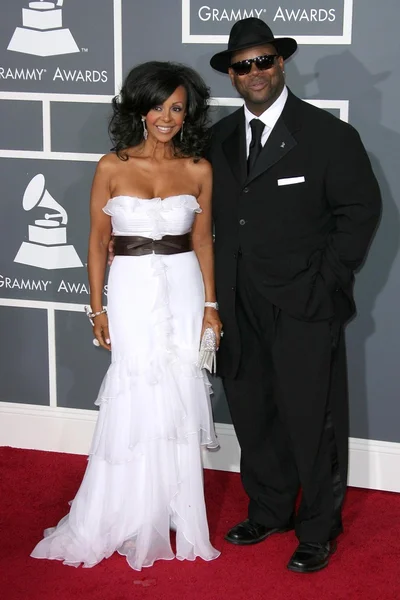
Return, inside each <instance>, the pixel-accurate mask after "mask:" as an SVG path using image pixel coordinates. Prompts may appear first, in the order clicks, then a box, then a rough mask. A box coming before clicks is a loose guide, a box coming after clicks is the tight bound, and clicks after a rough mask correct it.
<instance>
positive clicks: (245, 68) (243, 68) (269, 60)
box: [231, 54, 279, 75]
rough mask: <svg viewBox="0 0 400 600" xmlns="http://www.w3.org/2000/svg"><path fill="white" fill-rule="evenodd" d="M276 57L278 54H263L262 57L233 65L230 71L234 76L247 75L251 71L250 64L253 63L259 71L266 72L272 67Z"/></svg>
mask: <svg viewBox="0 0 400 600" xmlns="http://www.w3.org/2000/svg"><path fill="white" fill-rule="evenodd" d="M278 56H279V54H263V56H256V57H255V58H248V59H247V60H240V61H239V62H236V63H233V65H231V69H233V71H234V72H235V73H236V75H248V74H249V73H250V71H251V67H252V64H253V63H254V64H255V65H256V67H257V69H258V70H259V71H266V70H267V69H270V68H271V67H272V66H273V64H274V62H275V59H276V58H277V57H278Z"/></svg>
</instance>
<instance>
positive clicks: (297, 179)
mask: <svg viewBox="0 0 400 600" xmlns="http://www.w3.org/2000/svg"><path fill="white" fill-rule="evenodd" d="M305 180H306V178H305V177H304V176H303V175H302V176H301V177H285V178H284V179H278V185H293V184H294V183H304V182H305Z"/></svg>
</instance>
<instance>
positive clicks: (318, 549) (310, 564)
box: [287, 542, 337, 573]
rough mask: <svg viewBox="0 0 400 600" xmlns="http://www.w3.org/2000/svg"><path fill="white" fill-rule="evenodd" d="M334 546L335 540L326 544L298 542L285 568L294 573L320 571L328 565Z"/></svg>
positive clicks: (335, 545)
mask: <svg viewBox="0 0 400 600" xmlns="http://www.w3.org/2000/svg"><path fill="white" fill-rule="evenodd" d="M336 547H337V544H336V542H327V543H326V544H318V543H305V542H300V544H299V545H298V546H297V549H296V551H295V552H294V554H293V556H292V558H291V559H290V560H289V562H288V565H287V568H288V569H289V571H294V572H295V573H313V572H314V571H320V570H321V569H324V568H325V567H327V566H328V563H329V558H330V556H331V554H333V553H334V552H336Z"/></svg>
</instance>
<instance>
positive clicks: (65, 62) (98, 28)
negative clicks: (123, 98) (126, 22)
mask: <svg viewBox="0 0 400 600" xmlns="http://www.w3.org/2000/svg"><path fill="white" fill-rule="evenodd" d="M2 9H3V10H4V11H7V14H6V15H5V14H3V15H2V26H1V28H0V48H1V49H2V52H3V49H4V50H5V49H6V48H8V50H6V51H5V53H4V54H3V56H2V61H1V66H0V90H7V91H20V92H56V93H60V94H62V93H64V94H66V93H67V94H113V92H114V42H113V40H114V22H113V3H112V2H111V1H110V0H85V2H84V3H82V2H81V0H68V2H65V4H64V6H63V7H62V9H61V8H57V7H54V10H50V11H49V10H46V11H45V14H42V15H40V23H39V25H40V27H41V28H42V29H41V30H39V29H37V28H32V23H31V22H30V19H35V21H36V22H37V21H38V15H37V14H35V11H34V10H31V8H30V7H29V2H28V1H27V0H14V2H7V3H5V2H4V3H2ZM22 9H25V11H24V12H25V16H24V17H23V16H22ZM36 12H37V11H36ZM5 17H6V18H5ZM36 24H37V23H36ZM39 52H40V53H41V54H42V55H38V54H37V53H39Z"/></svg>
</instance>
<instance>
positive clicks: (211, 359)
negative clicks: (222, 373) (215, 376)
mask: <svg viewBox="0 0 400 600" xmlns="http://www.w3.org/2000/svg"><path fill="white" fill-rule="evenodd" d="M197 364H198V366H199V368H200V369H208V371H210V373H215V372H216V370H217V337H216V335H215V332H214V330H213V329H211V327H207V329H205V330H204V333H203V337H202V338H201V343H200V352H199V360H198V363H197Z"/></svg>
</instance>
